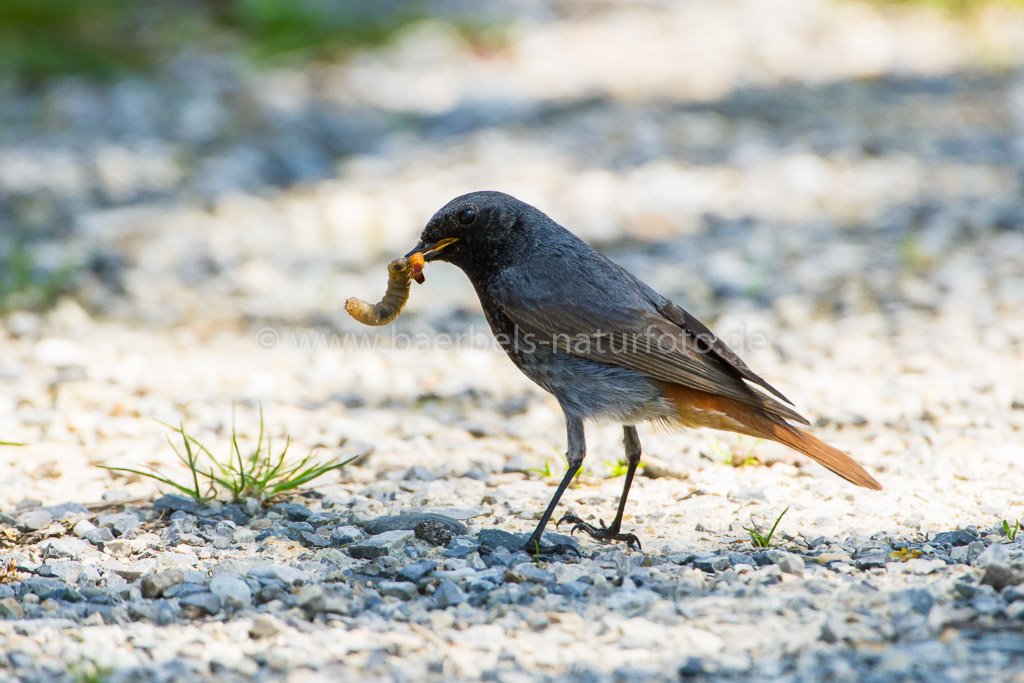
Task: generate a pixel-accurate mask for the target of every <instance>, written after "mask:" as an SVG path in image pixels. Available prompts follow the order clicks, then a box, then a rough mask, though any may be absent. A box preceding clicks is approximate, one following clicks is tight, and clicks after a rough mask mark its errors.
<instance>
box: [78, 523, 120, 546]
mask: <svg viewBox="0 0 1024 683" xmlns="http://www.w3.org/2000/svg"><path fill="white" fill-rule="evenodd" d="M82 538H84V539H85V540H87V541H89V542H90V543H92V544H93V545H101V544H103V543H106V542H107V541H113V540H114V532H113V531H111V530H110V529H109V528H107V527H98V528H96V529H90V530H89V531H86V532H85V533H83V534H82Z"/></svg>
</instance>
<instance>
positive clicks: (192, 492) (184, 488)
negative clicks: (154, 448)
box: [99, 465, 204, 501]
mask: <svg viewBox="0 0 1024 683" xmlns="http://www.w3.org/2000/svg"><path fill="white" fill-rule="evenodd" d="M99 467H102V468H103V469H105V470H114V471H116V472H130V473H131V474H137V475H139V476H141V477H148V478H149V479H154V480H156V481H158V482H160V483H161V484H167V485H168V486H173V487H174V488H176V489H178V490H179V491H181V492H183V493H186V494H188V495H189V496H191V497H192V498H194V499H196V500H197V501H201V500H204V496H203V494H202V493H200V492H199V488H198V485H197V487H196V488H195V489H194V490H193V489H190V488H188V487H187V486H184V485H183V484H179V483H178V482H176V481H173V480H171V479H168V478H167V477H165V476H163V475H162V474H160V473H159V472H156V471H153V472H146V471H145V470H137V469H134V468H132V467H114V466H112V465H99Z"/></svg>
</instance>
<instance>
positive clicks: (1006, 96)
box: [0, 0, 1024, 682]
mask: <svg viewBox="0 0 1024 683" xmlns="http://www.w3.org/2000/svg"><path fill="white" fill-rule="evenodd" d="M507 8H511V9H507V11H508V12H509V13H510V15H514V16H516V17H518V18H516V19H515V20H514V21H512V23H511V24H510V27H509V28H508V30H507V32H506V33H505V34H503V35H502V36H501V38H500V39H498V38H492V39H490V40H489V41H484V42H483V43H481V44H467V43H466V42H465V41H464V40H463V39H462V38H460V37H459V36H458V34H456V33H454V32H453V31H452V30H451V29H450V28H448V27H446V25H444V24H440V23H427V24H419V25H416V26H413V27H410V28H409V29H408V30H407V31H406V32H405V33H403V35H401V36H400V37H399V38H398V39H397V41H396V43H395V44H393V45H390V46H388V47H386V48H384V49H381V50H377V51H374V52H366V53H363V54H360V55H357V56H356V57H355V58H354V59H352V60H350V61H349V62H347V63H345V64H343V65H338V66H320V67H317V68H310V69H308V70H304V71H300V70H278V71H273V72H270V73H251V72H248V71H247V70H246V69H244V68H242V67H240V66H238V65H237V64H232V63H231V62H228V61H225V60H222V59H216V58H212V57H201V56H196V55H192V56H188V57H184V56H183V57H182V58H181V60H180V61H179V62H176V63H175V64H172V65H169V66H168V69H167V70H166V72H165V73H162V74H160V75H158V76H155V77H153V78H151V79H134V80H125V81H120V82H118V83H115V84H113V85H109V86H95V85H87V84H83V83H79V82H70V81H69V82H65V83H61V84H58V85H55V86H52V87H50V88H47V89H45V90H43V91H41V92H37V93H34V94H24V93H21V94H14V95H11V96H10V97H9V99H10V106H6V103H5V107H3V108H0V120H2V122H3V125H2V126H0V131H3V132H2V133H0V202H3V203H4V204H5V205H6V206H7V207H8V208H9V209H10V210H9V211H3V212H0V235H3V234H4V233H6V234H8V235H10V234H13V233H14V232H16V231H29V233H30V234H31V236H32V239H33V246H34V247H35V250H36V251H35V252H34V253H35V254H36V256H37V261H38V262H37V264H36V265H37V267H39V268H41V269H43V270H46V269H57V268H59V267H61V266H62V265H68V264H71V265H75V266H79V267H81V271H80V273H81V274H80V276H79V277H78V278H77V279H76V280H75V282H74V292H73V295H72V296H70V297H67V298H65V299H63V300H61V302H60V303H59V304H58V305H57V306H56V307H55V308H53V309H52V310H50V311H48V312H46V313H44V314H41V315H37V314H32V313H26V312H15V313H12V314H9V315H8V316H6V318H5V319H4V320H3V321H2V325H0V350H2V353H0V439H3V440H5V441H18V442H25V443H28V444H30V445H29V446H26V447H23V448H18V447H0V468H2V471H3V472H5V475H4V477H3V478H2V480H0V558H2V559H3V561H4V562H5V563H6V565H7V569H6V573H5V574H4V575H3V577H2V581H0V617H2V620H0V642H2V651H3V655H4V656H3V657H2V658H0V676H2V677H4V678H6V679H11V680H15V679H17V680H54V679H56V680H68V679H75V680H95V679H96V678H99V679H102V680H118V681H119V680H179V679H181V680H185V679H188V680H207V679H209V680H214V679H216V680H234V679H250V678H257V679H261V680H268V679H273V680H276V679H288V680H296V681H298V680H317V679H324V680H367V679H369V680H377V679H379V680H442V679H443V680H471V679H486V680H495V681H509V682H512V681H520V680H537V679H560V680H579V681H612V680H614V681H646V680H660V679H667V678H672V679H676V678H694V679H698V680H701V679H706V680H719V679H727V680H798V681H803V680H808V681H809V680H820V679H822V678H830V679H833V680H878V681H888V680H894V681H895V680H911V679H914V680H916V679H927V680H938V681H947V680H948V681H973V680H999V681H1024V536H1021V537H1020V538H1017V539H1015V540H1011V539H1010V538H1008V537H1007V535H1006V534H1005V532H1004V531H1003V529H1002V525H1001V522H1002V520H1004V519H1006V520H1009V521H1010V523H1011V525H1012V523H1013V520H1017V519H1024V495H1022V493H1021V492H1022V491H1024V472H1022V469H1021V468H1020V466H1019V463H1021V462H1024V445H1022V443H1024V440H1022V438H1021V435H1022V430H1024V383H1022V382H1021V378H1022V377H1024V353H1022V350H1024V203H1022V202H1021V196H1022V194H1024V114H1022V113H1021V112H1024V71H1022V65H1024V47H1022V46H1024V15H1021V14H1015V13H1011V12H1008V11H1006V10H999V9H995V8H994V9H991V10H989V11H987V12H986V13H984V14H983V15H981V16H980V17H978V18H975V20H973V21H972V22H970V23H969V24H960V23H955V22H953V21H952V20H950V19H948V18H943V17H942V16H940V15H937V14H932V13H922V12H920V11H912V10H901V11H898V12H895V11H894V12H888V13H879V12H878V11H877V10H875V9H872V8H871V7H869V6H866V5H858V4H825V3H818V2H810V1H806V2H802V1H798V0H785V1H784V2H774V3H771V4H770V6H769V5H767V4H765V3H757V2H723V3H716V4H715V5H714V6H713V7H712V6H709V5H708V4H707V3H696V2H695V3H645V4H643V5H639V4H633V3H617V2H602V3H600V4H595V3H576V2H552V3H527V4H526V6H524V7H522V8H519V7H517V6H516V5H514V3H509V4H508V5H507ZM513 10H516V11H513ZM519 10H521V13H517V12H518V11H519ZM709 55H713V57H709ZM424 67H429V69H427V70H426V71H425V70H424ZM483 188H493V189H502V190H505V191H508V192H510V193H513V194H516V195H517V196H520V197H521V198H523V199H524V200H527V201H530V202H532V203H535V204H537V205H538V206H540V207H541V208H542V209H544V210H546V211H548V212H549V213H550V214H551V215H552V216H554V217H555V218H556V219H558V220H560V221H561V222H563V223H564V224H566V225H567V226H569V227H570V228H571V229H573V230H574V231H576V232H578V233H579V234H581V235H582V236H584V237H585V238H586V239H588V240H590V241H591V242H592V243H594V244H595V245H597V246H599V247H600V248H601V249H602V250H604V251H605V252H606V253H608V254H610V255H611V256H613V257H614V258H615V259H616V260H618V261H619V262H621V263H623V264H624V265H626V266H627V267H628V268H630V269H631V270H633V271H634V272H637V273H638V274H640V275H641V276H642V277H643V278H644V279H645V280H647V281H648V282H650V283H651V284H652V285H654V286H655V287H656V288H657V289H659V290H660V291H662V292H663V293H665V294H666V295H668V296H670V297H672V298H673V299H675V300H676V301H677V302H678V303H680V304H682V305H684V306H686V307H687V308H688V309H689V310H691V311H692V312H694V313H695V314H698V315H699V316H701V317H702V318H704V319H705V320H706V321H707V322H709V323H712V324H713V327H714V329H715V330H716V331H717V332H719V334H720V335H721V336H723V337H724V338H725V339H726V340H727V341H728V342H729V343H730V345H732V346H733V347H734V348H737V349H738V350H739V351H741V352H742V354H743V355H744V357H745V358H746V360H747V361H748V362H749V363H750V364H751V365H752V366H753V367H754V368H755V369H756V370H758V371H759V372H760V373H761V374H763V375H764V376H765V377H766V378H767V379H768V380H769V381H771V382H772V383H773V384H775V385H776V386H778V387H779V388H780V389H782V390H783V391H784V392H785V393H786V394H787V395H789V396H790V397H791V398H793V399H794V400H795V401H796V402H797V404H798V405H799V406H800V407H801V411H802V412H803V413H804V414H807V415H808V416H809V417H810V418H811V419H812V421H816V422H817V424H816V428H815V433H816V434H817V435H818V436H820V437H822V438H823V439H825V440H826V441H829V442H830V443H834V444H835V445H837V446H839V447H842V448H844V449H845V450H848V451H849V452H851V453H852V454H854V455H855V456H856V458H857V459H858V460H859V461H861V462H862V463H864V464H865V466H867V467H868V468H869V469H870V470H871V471H872V472H873V473H874V474H875V475H876V477H877V478H878V479H879V481H880V482H882V484H883V485H884V486H885V490H883V491H881V492H874V491H867V490H862V489H856V488H853V487H851V486H849V485H847V484H845V483H844V482H842V481H841V480H839V479H837V478H836V477H834V476H832V475H831V474H829V473H828V472H827V471H825V470H823V469H822V468H820V467H817V466H814V465H813V464H808V463H807V462H806V461H804V460H802V459H798V457H797V456H795V455H793V454H791V453H789V452H788V451H786V450H785V449H783V448H782V447H776V446H774V445H773V444H760V445H755V444H752V443H750V442H749V440H746V441H743V440H739V439H737V438H734V437H731V436H729V435H716V434H713V433H704V432H682V433H666V432H662V431H658V430H656V429H653V428H641V439H642V441H643V444H644V448H645V456H646V458H647V462H648V467H647V468H646V469H645V470H644V474H645V475H646V476H642V477H640V478H639V479H638V481H637V482H636V483H635V484H634V488H633V493H632V496H631V499H630V503H629V506H628V508H627V516H626V522H625V526H626V527H627V529H628V530H629V531H633V532H635V533H637V534H638V535H639V536H640V538H641V540H642V542H643V551H638V550H634V549H630V548H627V547H624V546H606V545H601V544H597V543H595V542H593V541H591V540H590V539H588V538H585V537H582V538H580V537H577V538H575V539H572V542H575V543H577V544H578V547H579V548H580V551H581V557H579V558H577V557H575V556H563V557H557V558H544V559H542V560H541V561H540V562H539V563H538V562H537V561H536V560H535V558H531V557H529V556H527V555H526V554H523V553H520V552H515V550H514V548H515V547H516V544H517V543H521V542H522V541H521V538H522V537H514V536H510V535H509V534H525V533H527V532H529V531H530V530H531V529H532V527H533V525H534V524H535V523H536V518H537V517H538V516H539V514H540V512H541V511H542V509H543V506H544V504H545V503H546V502H547V500H548V498H549V497H550V495H551V492H552V487H553V486H554V485H555V484H556V483H557V479H558V477H557V476H543V475H542V474H540V473H539V471H540V470H543V469H544V467H545V463H547V464H548V465H549V466H550V467H551V469H552V470H553V471H555V472H558V471H559V470H560V468H561V463H560V460H559V456H558V455H557V454H556V453H555V451H554V450H553V447H556V448H558V449H562V448H564V438H565V437H564V433H563V430H564V427H563V424H562V418H561V415H560V413H559V412H558V410H557V406H556V405H555V403H554V401H553V400H552V399H551V398H550V397H548V396H547V395H545V394H543V393H542V392H541V391H540V390H539V389H537V388H535V387H533V386H532V385H531V384H530V383H529V382H528V381H527V380H526V379H525V378H524V377H522V376H521V375H520V374H519V373H518V372H517V371H516V370H515V369H514V368H513V366H512V365H511V363H509V361H508V360H507V359H506V358H505V357H504V355H503V354H502V353H501V352H500V350H498V349H496V348H494V347H493V345H492V343H491V341H490V336H489V332H488V331H487V329H486V324H485V322H484V321H483V318H482V315H481V314H480V310H479V306H478V304H477V303H476V301H475V297H474V296H473V293H472V291H471V288H470V287H469V286H468V284H467V283H466V282H465V280H464V278H463V277H462V275H461V274H460V273H458V272H456V271H455V270H454V269H452V268H450V267H447V266H444V265H431V266H429V267H428V270H427V283H426V285H424V286H423V287H416V288H415V289H414V291H413V296H412V300H411V302H410V305H409V307H408V309H407V312H406V313H405V314H404V315H403V317H402V318H401V319H400V320H399V321H398V322H396V323H395V324H394V325H392V326H389V327H386V328H381V329H379V330H372V331H369V332H368V331H367V328H359V327H358V326H357V325H356V324H355V323H353V322H352V321H350V320H348V319H347V318H346V316H345V314H344V312H343V310H342V302H343V301H344V299H345V298H346V297H347V296H350V295H356V296H361V297H363V298H370V299H374V298H376V296H377V295H378V294H379V293H380V292H381V291H382V289H383V286H384V281H385V277H386V276H385V271H384V264H385V263H386V262H387V261H388V260H389V259H390V258H392V257H393V256H394V255H396V254H399V253H404V252H405V251H407V250H408V249H409V248H410V247H411V246H412V245H413V244H415V242H416V239H417V236H418V232H419V229H420V228H421V226H422V225H423V223H424V222H425V221H426V219H427V218H428V217H429V216H430V214H431V213H432V212H433V211H434V210H436V209H437V208H438V207H439V206H441V204H443V203H444V202H445V201H446V200H448V199H450V198H451V197H452V196H455V195H457V194H459V193H462V192H465V191H468V190H472V189H483ZM5 227H11V228H14V230H5ZM0 246H6V245H0ZM260 405H262V410H263V413H264V415H265V419H266V421H267V423H268V429H269V433H270V434H271V435H272V436H273V437H274V438H275V443H277V444H283V442H284V438H283V437H284V435H285V434H287V435H289V436H290V437H291V441H292V445H291V449H292V451H291V452H293V453H295V454H304V453H305V452H307V451H308V450H309V449H313V448H316V449H318V453H320V454H321V455H322V456H323V457H325V458H330V457H350V456H357V460H356V461H355V462H354V463H353V464H350V465H348V466H346V467H345V468H343V469H342V470H340V471H337V472H332V473H330V474H328V475H325V477H324V478H323V479H322V480H319V481H318V484H319V485H317V486H316V487H314V488H311V489H308V490H307V491H306V492H305V493H303V494H301V495H296V496H292V497H287V498H284V499H282V500H279V501H276V502H275V503H273V504H269V505H264V504H263V503H261V502H260V501H257V500H251V499H250V500H245V501H241V502H239V503H234V504H228V503H227V502H226V501H224V502H221V503H213V504H209V505H205V506H197V505H195V504H194V503H193V502H192V501H190V500H189V499H185V498H181V497H178V496H174V495H168V493H169V492H168V491H167V490H159V489H158V487H157V486H156V485H155V484H154V482H152V481H151V480H148V479H145V478H143V477H138V476H135V475H127V476H126V475H125V474H124V473H120V472H112V471H108V470H104V469H101V468H99V467H96V465H99V464H106V465H114V466H127V467H135V468H138V467H145V466H156V467H158V468H159V469H161V471H164V472H167V473H177V472H178V471H179V470H178V469H176V467H177V465H176V462H175V456H174V453H173V451H172V450H171V448H170V447H169V446H168V445H167V443H166V440H165V437H166V435H167V434H168V432H167V430H166V429H165V428H164V427H163V426H161V425H160V424H159V423H158V422H157V421H156V420H163V421H165V422H169V423H172V424H177V423H178V421H179V420H181V419H184V420H185V424H186V427H187V428H188V430H189V431H190V433H193V434H194V435H195V436H196V437H197V438H198V439H199V440H200V441H202V442H203V443H205V444H207V445H208V446H210V447H211V449H212V450H214V452H217V453H223V452H226V450H227V448H228V446H229V439H230V434H231V425H232V411H233V412H234V419H235V423H236V425H237V427H238V430H239V433H240V434H241V435H242V437H243V442H244V443H249V444H251V443H252V442H253V441H254V439H255V437H256V433H257V431H258V425H259V406H260ZM620 434H621V432H620V429H619V428H618V427H617V426H615V425H593V426H589V427H588V437H589V445H590V453H589V457H588V459H587V462H586V467H587V472H586V473H585V474H584V475H583V477H582V478H581V480H580V482H579V483H578V484H577V485H575V486H574V487H573V488H572V489H570V490H569V491H568V492H567V494H566V496H565V497H564V498H563V507H562V508H561V509H563V510H565V511H569V510H572V511H574V512H576V513H577V514H579V515H580V516H582V517H584V518H586V519H599V518H604V519H608V518H609V517H611V516H612V514H613V512H614V505H615V502H616V500H617V496H618V494H619V491H620V489H621V477H613V476H611V475H612V474H613V471H612V464H613V463H614V462H615V461H616V460H618V459H619V458H620V457H621V445H620V444H619V438H620ZM751 449H753V450H751ZM748 455H749V456H750V457H747V456H748ZM787 507H788V509H789V511H788V512H787V513H786V515H785V516H784V517H783V518H782V520H781V522H780V524H779V527H778V530H777V532H776V537H775V539H774V540H775V541H776V542H777V545H775V546H774V547H772V548H769V549H761V548H754V547H752V546H751V543H750V535H749V534H748V532H747V531H746V530H745V529H744V527H753V528H759V529H761V530H762V531H765V530H767V529H768V528H770V527H771V525H772V524H773V522H774V521H775V519H776V518H777V517H778V515H779V514H780V513H781V512H782V511H783V510H784V509H786V508H787ZM552 531H553V532H554V531H555V529H553V528H552ZM561 531H562V532H565V531H566V529H565V528H564V527H563V528H562V529H561ZM563 540H564V539H563ZM510 547H511V548H512V550H510Z"/></svg>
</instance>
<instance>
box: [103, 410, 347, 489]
mask: <svg viewBox="0 0 1024 683" xmlns="http://www.w3.org/2000/svg"><path fill="white" fill-rule="evenodd" d="M161 424H163V425H164V426H165V427H167V428H168V429H171V430H172V431H174V432H175V433H177V434H179V435H180V436H181V441H182V444H183V446H184V452H183V451H180V450H178V448H177V447H175V445H174V442H172V441H171V437H170V436H168V437H167V443H169V444H170V445H171V448H172V449H173V450H174V453H175V455H177V456H178V459H179V460H180V461H181V464H182V465H184V466H185V468H186V469H187V470H188V471H189V475H190V480H189V481H187V482H185V483H181V482H178V481H175V480H174V479H171V478H170V477H168V476H165V475H163V474H161V473H160V472H159V471H158V470H156V469H155V468H150V470H151V471H146V470H138V469H134V468H131V467H112V466H109V465H100V467H103V468H104V469H108V470H114V471H119V472H130V473H132V474H138V475H140V476H143V477H148V478H150V479H155V480H156V481H159V482H160V483H162V484H166V485H167V486H170V487H172V488H175V489H177V490H178V491H181V492H182V493H184V494H185V495H187V496H190V497H191V498H193V499H195V500H196V501H200V502H202V501H206V500H210V499H212V498H217V497H218V496H219V495H221V494H222V493H227V494H229V495H230V496H231V498H232V499H233V500H236V501H238V500H242V499H243V498H258V499H260V500H271V499H273V498H276V497H277V496H280V495H283V494H285V493H288V492H290V491H294V490H295V489H297V488H299V487H300V486H303V485H304V484H308V483H309V482H311V481H313V480H314V479H316V478H318V477H320V476H322V475H324V474H327V473H328V472H330V471H331V470H336V469H340V468H342V467H344V466H345V465H347V464H348V463H350V462H352V461H353V460H354V459H355V457H356V456H353V457H351V458H348V459H347V460H343V461H339V460H337V459H334V460H330V461H327V462H320V461H318V460H316V459H315V458H314V451H310V452H309V455H307V456H305V457H304V458H300V459H299V460H297V461H289V460H288V459H287V456H288V446H289V444H290V443H291V440H290V439H288V438H286V439H285V445H284V448H282V449H281V452H280V453H278V454H277V455H274V450H273V446H272V444H271V439H270V436H269V435H267V434H266V431H265V429H264V421H263V406H262V405H261V406H260V431H259V436H258V437H257V440H256V445H255V447H254V448H253V449H252V450H251V451H248V452H247V453H243V452H242V447H241V446H240V445H239V442H238V432H237V431H236V429H235V419H234V411H232V417H231V449H230V451H229V452H228V456H227V457H226V458H224V459H219V458H217V457H216V456H215V455H213V453H211V452H210V450H209V449H208V448H206V446H204V445H203V444H201V443H199V441H197V440H196V439H195V438H194V437H193V436H191V435H190V434H189V433H188V432H186V431H185V425H184V423H181V424H179V426H177V427H175V426H173V425H169V424H167V423H166V422H161ZM265 435H266V436H265ZM264 441H266V445H265V446H264ZM204 456H205V457H204ZM204 461H205V464H204Z"/></svg>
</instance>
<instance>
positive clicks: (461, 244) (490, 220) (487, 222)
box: [409, 192, 540, 275]
mask: <svg viewBox="0 0 1024 683" xmlns="http://www.w3.org/2000/svg"><path fill="white" fill-rule="evenodd" d="M529 211H534V212H536V213H538V214H539V213H540V212H538V211H537V210H536V209H533V208H532V207H531V206H529V205H528V204H524V203H523V202H521V201H519V200H518V199H516V198H515V197H512V196H510V195H507V194H504V193H503V192H471V193H469V194H464V195H462V196H461V197H456V198H455V199H453V200H451V201H450V202H448V203H447V204H445V205H444V206H443V207H442V208H441V210H440V211H438V212H437V213H435V214H434V215H433V217H432V218H431V219H430V220H429V221H428V222H427V225H426V227H425V228H423V234H422V235H420V243H419V244H418V245H416V248H415V249H413V250H412V251H411V252H409V254H410V255H411V254H414V253H416V252H422V253H423V259H424V260H425V261H447V262H448V263H451V264H454V265H456V266H458V267H460V268H462V270H464V271H466V273H467V274H469V275H472V274H473V271H475V270H476V269H477V268H481V267H492V268H493V267H499V266H501V265H503V264H504V263H506V262H508V261H509V260H510V259H511V258H513V256H514V251H515V245H516V243H517V242H519V241H521V240H522V239H524V237H525V236H523V235H521V234H520V232H521V230H520V228H521V227H522V225H523V224H524V221H523V218H524V215H525V214H526V213H527V212H529Z"/></svg>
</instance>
